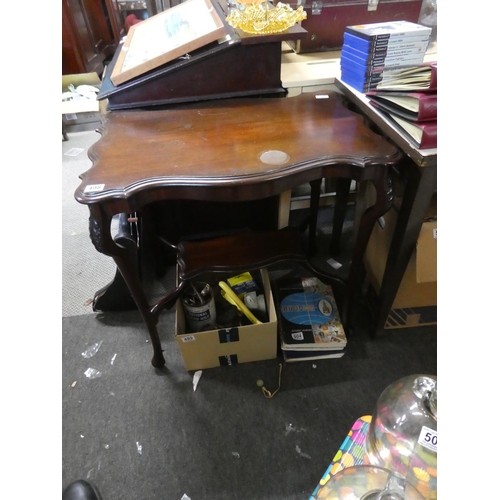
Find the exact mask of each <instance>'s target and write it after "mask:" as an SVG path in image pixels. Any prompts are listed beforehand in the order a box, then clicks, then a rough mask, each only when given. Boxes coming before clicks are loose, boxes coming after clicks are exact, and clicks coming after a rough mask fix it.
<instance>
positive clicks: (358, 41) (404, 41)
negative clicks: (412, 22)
mask: <svg viewBox="0 0 500 500" xmlns="http://www.w3.org/2000/svg"><path fill="white" fill-rule="evenodd" d="M344 42H346V43H349V44H350V45H351V46H355V47H359V48H360V49H361V50H374V49H382V48H386V49H389V48H396V47H401V46H404V45H406V46H407V45H413V44H418V45H425V46H426V47H427V46H428V45H429V36H428V35H416V36H411V37H398V36H393V37H392V38H386V39H373V40H368V39H365V38H360V37H357V36H355V35H353V34H350V33H348V32H344Z"/></svg>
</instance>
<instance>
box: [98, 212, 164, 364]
mask: <svg viewBox="0 0 500 500" xmlns="http://www.w3.org/2000/svg"><path fill="white" fill-rule="evenodd" d="M89 209H90V219H89V227H90V239H91V240H92V243H93V244H94V246H95V248H96V250H97V251H98V252H100V253H102V254H104V255H109V256H110V257H112V258H113V260H114V261H115V263H116V266H117V267H118V269H119V271H120V273H121V274H122V277H123V279H124V281H125V283H126V285H127V287H128V289H129V290H130V293H131V295H132V297H133V299H134V300H135V303H136V304H137V308H138V309H139V311H140V313H141V316H142V318H143V320H144V322H145V323H146V326H147V329H148V332H149V336H150V338H151V343H152V345H153V351H154V353H153V359H152V360H151V363H152V365H153V366H154V367H155V368H161V367H162V366H164V365H165V358H164V357H163V352H162V348H161V342H160V337H159V335H158V330H157V328H156V325H157V323H158V317H157V315H155V314H152V312H151V308H150V306H149V303H148V300H147V298H146V294H145V293H144V289H143V287H142V283H141V279H140V276H139V272H138V269H137V266H136V262H135V261H134V256H133V255H132V254H131V253H130V252H129V251H127V249H126V248H122V247H119V246H118V245H116V244H115V242H114V241H113V238H112V237H111V217H109V216H108V215H107V214H105V213H104V210H102V209H101V207H99V205H90V206H89Z"/></svg>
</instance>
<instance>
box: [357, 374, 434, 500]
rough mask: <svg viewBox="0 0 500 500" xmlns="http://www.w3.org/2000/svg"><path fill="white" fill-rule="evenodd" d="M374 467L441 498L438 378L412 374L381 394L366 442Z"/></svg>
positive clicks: (424, 493)
mask: <svg viewBox="0 0 500 500" xmlns="http://www.w3.org/2000/svg"><path fill="white" fill-rule="evenodd" d="M365 446H366V454H367V457H368V460H369V462H370V464H372V465H376V466H380V467H384V468H386V469H389V470H391V471H393V472H395V473H398V474H399V475H401V476H402V477H404V478H406V481H407V482H408V483H409V484H412V485H413V486H414V487H415V488H416V489H417V490H418V491H419V492H420V493H421V494H422V496H423V497H424V498H426V499H428V500H431V499H432V500H434V499H436V498H437V378H435V377H433V376H430V375H410V376H407V377H404V378H402V379H400V380H397V381H396V382H394V383H393V384H391V385H390V386H389V387H387V388H386V389H385V390H384V391H383V392H382V394H381V395H380V397H379V399H378V401H377V404H376V407H375V412H374V414H373V416H372V421H371V423H370V426H369V428H368V436H367V439H366V445H365Z"/></svg>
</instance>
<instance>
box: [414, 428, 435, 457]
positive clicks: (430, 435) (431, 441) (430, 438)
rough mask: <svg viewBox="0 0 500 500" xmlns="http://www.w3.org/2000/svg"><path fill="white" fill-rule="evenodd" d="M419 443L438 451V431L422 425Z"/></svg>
mask: <svg viewBox="0 0 500 500" xmlns="http://www.w3.org/2000/svg"><path fill="white" fill-rule="evenodd" d="M418 444H420V445H422V446H423V447H424V448H428V449H429V450H432V451H435V452H436V453H437V445H438V435H437V431H435V430H433V429H430V428H429V427H426V426H425V425H424V426H422V429H421V430H420V436H419V437H418Z"/></svg>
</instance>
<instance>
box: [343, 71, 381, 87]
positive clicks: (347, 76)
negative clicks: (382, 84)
mask: <svg viewBox="0 0 500 500" xmlns="http://www.w3.org/2000/svg"><path fill="white" fill-rule="evenodd" d="M340 79H341V80H342V81H343V82H344V83H347V85H349V86H351V87H352V88H353V89H355V90H357V91H358V92H368V91H369V90H374V89H376V88H377V83H378V82H371V81H368V82H367V80H366V79H361V80H360V79H359V78H356V76H354V75H353V74H352V73H350V72H349V71H341V76H340Z"/></svg>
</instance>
